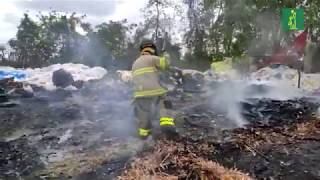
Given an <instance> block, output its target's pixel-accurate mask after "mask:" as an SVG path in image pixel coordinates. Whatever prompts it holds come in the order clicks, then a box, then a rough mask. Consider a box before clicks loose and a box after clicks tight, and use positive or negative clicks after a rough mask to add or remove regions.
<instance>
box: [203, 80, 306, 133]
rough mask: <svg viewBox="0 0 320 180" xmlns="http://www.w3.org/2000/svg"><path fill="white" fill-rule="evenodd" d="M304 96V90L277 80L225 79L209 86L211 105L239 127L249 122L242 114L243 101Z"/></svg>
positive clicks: (208, 95)
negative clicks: (213, 85)
mask: <svg viewBox="0 0 320 180" xmlns="http://www.w3.org/2000/svg"><path fill="white" fill-rule="evenodd" d="M300 96H302V92H301V91H300V90H299V89H297V88H294V87H292V86H290V85H286V84H279V83H276V82H253V81H225V82H221V83H219V84H217V85H216V86H215V87H210V86H208V87H207V94H206V97H208V99H209V102H210V105H211V106H212V108H213V109H214V110H215V111H218V112H220V113H223V114H224V115H225V116H226V117H227V118H228V120H230V121H232V122H233V123H234V124H235V125H236V126H237V127H241V126H243V125H245V124H246V123H247V121H246V119H245V118H244V117H243V116H242V111H243V109H242V105H241V102H244V101H246V99H250V98H258V99H262V98H269V99H275V100H288V99H293V98H297V97H300Z"/></svg>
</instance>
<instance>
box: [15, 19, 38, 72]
mask: <svg viewBox="0 0 320 180" xmlns="http://www.w3.org/2000/svg"><path fill="white" fill-rule="evenodd" d="M40 31H41V28H40V26H39V25H38V24H37V23H36V22H34V21H33V20H31V19H30V18H29V16H28V14H24V18H23V19H22V20H21V23H20V25H19V26H18V32H17V35H16V37H17V39H16V40H11V43H10V45H11V47H12V48H13V49H15V50H16V52H17V53H18V62H19V66H20V67H25V66H26V65H27V64H28V65H30V66H31V67H35V66H39V65H40V61H41V59H42V58H43V57H41V54H38V47H39V45H40V41H41V37H40Z"/></svg>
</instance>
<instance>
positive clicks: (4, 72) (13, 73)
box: [0, 70, 27, 81]
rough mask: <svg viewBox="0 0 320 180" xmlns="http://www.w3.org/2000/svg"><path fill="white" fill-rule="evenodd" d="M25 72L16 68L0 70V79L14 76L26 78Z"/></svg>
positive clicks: (21, 78) (16, 78)
mask: <svg viewBox="0 0 320 180" xmlns="http://www.w3.org/2000/svg"><path fill="white" fill-rule="evenodd" d="M26 76H27V75H26V73H25V72H23V71H16V70H0V80H1V79H5V78H11V77H14V80H16V81H17V80H18V81H19V80H24V79H25V78H26Z"/></svg>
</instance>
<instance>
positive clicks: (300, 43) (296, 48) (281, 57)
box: [267, 31, 308, 65]
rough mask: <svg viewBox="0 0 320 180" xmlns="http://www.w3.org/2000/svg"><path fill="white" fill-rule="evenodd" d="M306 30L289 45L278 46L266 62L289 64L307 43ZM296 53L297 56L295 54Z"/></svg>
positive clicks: (300, 53) (299, 54) (301, 52)
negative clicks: (284, 46) (285, 46)
mask: <svg viewBox="0 0 320 180" xmlns="http://www.w3.org/2000/svg"><path fill="white" fill-rule="evenodd" d="M307 38H308V32H307V31H304V32H302V33H301V34H299V35H298V36H297V37H296V38H295V39H294V41H293V43H292V45H291V47H289V48H280V49H279V50H278V51H276V52H275V53H274V54H273V55H272V56H271V58H270V60H269V61H268V62H267V64H285V65H290V64H292V63H294V61H296V60H297V58H299V57H298V56H301V55H302V54H303V53H304V48H305V47H306V45H307ZM297 55H298V56H297Z"/></svg>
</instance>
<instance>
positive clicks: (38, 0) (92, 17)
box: [0, 0, 148, 44]
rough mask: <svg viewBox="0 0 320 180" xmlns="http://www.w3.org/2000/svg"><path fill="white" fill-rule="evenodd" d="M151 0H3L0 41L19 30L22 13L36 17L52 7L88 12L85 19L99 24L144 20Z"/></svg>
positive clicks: (0, 12) (5, 40)
mask: <svg viewBox="0 0 320 180" xmlns="http://www.w3.org/2000/svg"><path fill="white" fill-rule="evenodd" d="M147 1H148V0H0V8H1V10H0V44H1V43H6V42H7V41H8V40H9V39H11V38H13V37H14V36H15V34H16V32H17V26H18V25H19V22H20V19H21V18H22V17H23V14H24V13H26V12H28V13H29V14H31V15H32V16H33V17H35V15H36V14H38V13H39V12H43V13H45V12H49V11H51V10H56V11H58V12H59V11H61V12H68V13H72V12H77V13H78V14H86V15H87V18H86V21H87V22H89V23H91V24H92V25H97V24H100V23H102V22H106V21H109V20H122V19H128V21H129V22H132V23H133V22H139V21H140V20H141V11H140V10H141V8H143V7H144V5H145V4H146V3H147Z"/></svg>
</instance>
